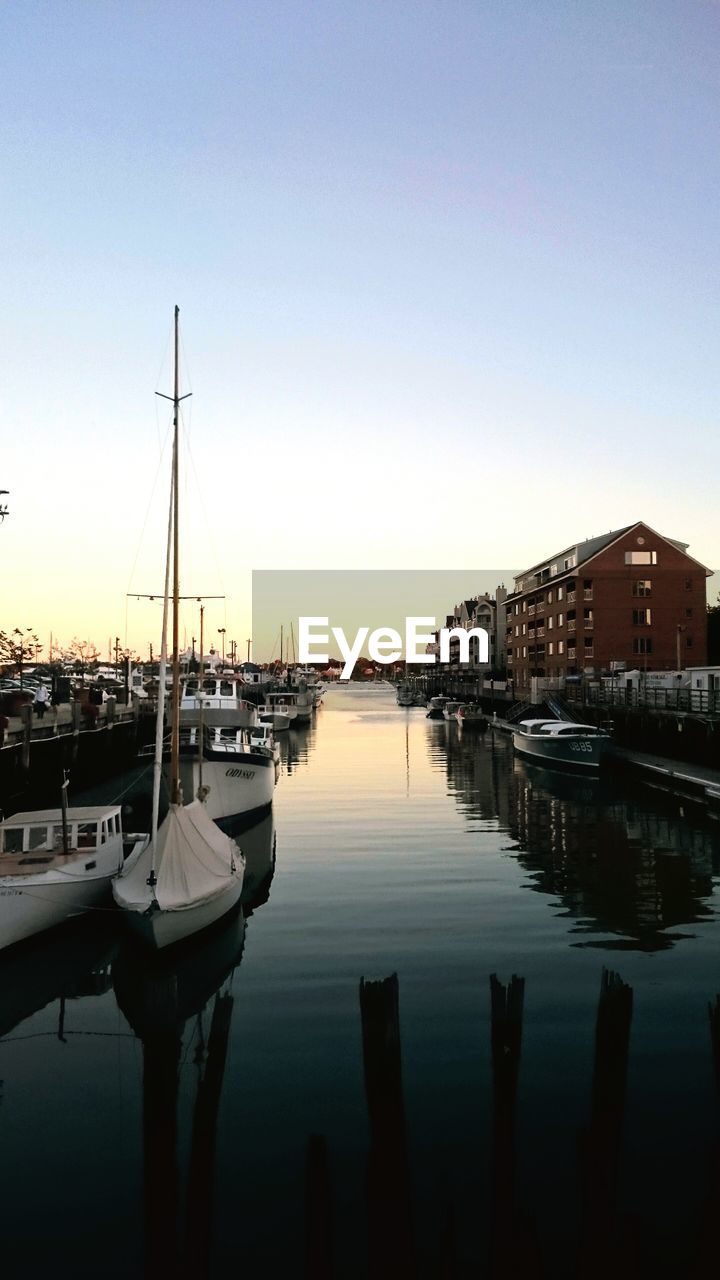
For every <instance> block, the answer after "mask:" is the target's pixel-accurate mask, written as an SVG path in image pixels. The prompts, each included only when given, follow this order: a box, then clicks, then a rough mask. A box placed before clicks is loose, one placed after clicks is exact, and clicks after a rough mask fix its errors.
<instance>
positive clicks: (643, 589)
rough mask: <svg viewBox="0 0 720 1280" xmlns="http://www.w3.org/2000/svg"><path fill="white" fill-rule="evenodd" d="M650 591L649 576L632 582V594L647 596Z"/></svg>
mask: <svg viewBox="0 0 720 1280" xmlns="http://www.w3.org/2000/svg"><path fill="white" fill-rule="evenodd" d="M651 592H652V582H651V581H650V579H649V578H640V579H639V580H638V581H637V582H634V583H633V595H634V596H649V595H650V594H651Z"/></svg>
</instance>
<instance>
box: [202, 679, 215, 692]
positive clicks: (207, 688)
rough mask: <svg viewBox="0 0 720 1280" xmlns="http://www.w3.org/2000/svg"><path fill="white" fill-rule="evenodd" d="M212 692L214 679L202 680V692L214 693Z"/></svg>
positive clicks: (213, 690)
mask: <svg viewBox="0 0 720 1280" xmlns="http://www.w3.org/2000/svg"><path fill="white" fill-rule="evenodd" d="M214 692H215V681H214V680H203V693H214Z"/></svg>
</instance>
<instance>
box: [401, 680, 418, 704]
mask: <svg viewBox="0 0 720 1280" xmlns="http://www.w3.org/2000/svg"><path fill="white" fill-rule="evenodd" d="M397 701H398V706H399V707H414V706H415V693H414V691H413V687H412V685H411V684H409V682H408V681H407V680H401V681H400V684H399V685H398V687H397Z"/></svg>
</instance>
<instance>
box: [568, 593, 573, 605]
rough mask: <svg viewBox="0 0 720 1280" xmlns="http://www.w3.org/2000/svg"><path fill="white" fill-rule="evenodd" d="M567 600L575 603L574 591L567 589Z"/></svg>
mask: <svg viewBox="0 0 720 1280" xmlns="http://www.w3.org/2000/svg"><path fill="white" fill-rule="evenodd" d="M567 602H568V604H574V603H575V592H574V591H568V593H567Z"/></svg>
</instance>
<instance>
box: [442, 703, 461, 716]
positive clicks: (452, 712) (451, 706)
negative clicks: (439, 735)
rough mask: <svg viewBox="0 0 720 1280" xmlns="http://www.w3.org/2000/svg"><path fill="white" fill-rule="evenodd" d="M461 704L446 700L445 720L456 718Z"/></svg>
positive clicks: (444, 708)
mask: <svg viewBox="0 0 720 1280" xmlns="http://www.w3.org/2000/svg"><path fill="white" fill-rule="evenodd" d="M459 706H460V703H459V702H446V703H445V706H444V707H443V720H454V719H455V718H456V716H457V709H458V707H459Z"/></svg>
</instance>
